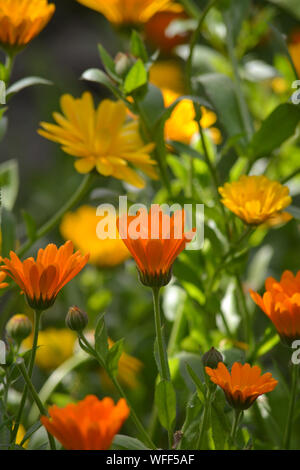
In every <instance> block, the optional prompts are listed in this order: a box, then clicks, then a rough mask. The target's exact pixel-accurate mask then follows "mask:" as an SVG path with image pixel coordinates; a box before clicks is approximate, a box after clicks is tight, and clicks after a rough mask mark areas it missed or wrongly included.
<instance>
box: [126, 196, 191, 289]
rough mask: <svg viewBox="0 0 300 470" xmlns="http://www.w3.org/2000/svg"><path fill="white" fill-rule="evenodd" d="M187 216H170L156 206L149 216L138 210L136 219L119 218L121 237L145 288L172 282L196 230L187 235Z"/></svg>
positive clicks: (179, 214)
mask: <svg viewBox="0 0 300 470" xmlns="http://www.w3.org/2000/svg"><path fill="white" fill-rule="evenodd" d="M184 216H185V213H184V211H176V212H175V213H174V214H173V215H172V217H170V216H169V215H167V214H163V213H162V211H161V210H160V207H159V206H158V205H153V206H152V208H151V209H150V211H149V214H147V213H146V211H139V212H138V214H137V215H135V216H129V215H125V216H121V217H120V218H118V220H117V227H118V230H119V232H120V235H121V238H122V239H123V242H124V243H125V245H126V246H127V248H128V250H129V251H130V253H131V254H132V256H133V258H134V259H135V262H136V264H137V267H138V271H139V275H140V280H141V282H142V283H143V284H144V285H146V286H150V287H155V286H156V287H161V286H164V285H166V284H168V283H169V282H170V279H171V276H172V266H173V263H174V261H175V259H176V258H177V256H178V255H179V254H180V253H181V252H182V251H183V250H184V248H185V246H186V243H188V242H189V241H191V240H192V238H193V236H194V231H195V230H192V231H191V232H189V233H184ZM137 227H139V228H140V230H138V233H137Z"/></svg>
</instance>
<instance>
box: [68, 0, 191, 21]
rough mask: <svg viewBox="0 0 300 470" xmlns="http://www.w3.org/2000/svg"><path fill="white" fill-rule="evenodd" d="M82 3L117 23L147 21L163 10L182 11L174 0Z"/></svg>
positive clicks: (111, 0)
mask: <svg viewBox="0 0 300 470" xmlns="http://www.w3.org/2000/svg"><path fill="white" fill-rule="evenodd" d="M77 1H78V2H79V3H81V4H82V5H84V6H86V7H88V8H91V9H92V10H96V11H98V12H99V13H102V15H104V16H105V17H106V18H107V19H108V21H110V22H111V23H114V24H116V25H121V24H129V25H131V24H140V23H146V22H147V21H148V20H149V19H150V18H151V17H152V16H153V15H155V13H157V12H158V11H162V10H172V11H180V10H181V8H182V7H181V6H180V5H179V4H178V3H176V2H174V1H172V0H77Z"/></svg>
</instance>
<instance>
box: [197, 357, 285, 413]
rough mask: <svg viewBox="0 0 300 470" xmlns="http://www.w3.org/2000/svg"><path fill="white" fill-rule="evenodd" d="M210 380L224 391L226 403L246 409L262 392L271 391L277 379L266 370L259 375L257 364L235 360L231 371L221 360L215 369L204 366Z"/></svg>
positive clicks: (259, 370)
mask: <svg viewBox="0 0 300 470" xmlns="http://www.w3.org/2000/svg"><path fill="white" fill-rule="evenodd" d="M205 371H206V373H207V374H208V375H209V376H210V380H211V381H212V382H214V383H215V384H217V385H219V387H221V388H222V389H223V391H224V393H225V396H226V398H227V401H228V403H229V404H230V405H231V406H232V407H233V408H237V409H239V410H246V409H247V408H249V407H250V406H251V405H252V404H253V403H254V401H255V400H256V399H257V398H258V397H259V396H260V395H263V394H264V393H267V392H271V391H272V390H274V388H275V387H276V385H277V383H278V382H277V380H275V379H273V377H272V374H271V373H270V372H267V373H266V374H263V375H261V369H260V368H259V367H258V366H253V367H251V366H250V364H247V363H246V364H244V365H242V364H240V363H239V362H235V363H234V364H233V366H232V368H231V373H230V372H229V370H228V369H227V367H226V366H225V364H224V363H223V362H219V364H218V367H217V369H211V368H210V367H205Z"/></svg>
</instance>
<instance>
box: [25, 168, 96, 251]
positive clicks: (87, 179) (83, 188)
mask: <svg viewBox="0 0 300 470" xmlns="http://www.w3.org/2000/svg"><path fill="white" fill-rule="evenodd" d="M92 180H93V174H92V173H89V174H88V175H85V176H84V178H83V180H82V182H81V184H80V185H79V186H78V188H77V190H76V191H75V193H73V194H72V196H71V197H70V198H69V200H68V201H67V202H66V203H65V204H64V205H63V206H62V207H61V209H59V210H58V211H57V212H56V214H54V216H53V217H51V219H50V220H49V221H48V222H46V223H45V224H44V225H42V227H41V228H40V229H39V230H38V231H37V232H36V236H35V238H34V239H33V240H27V242H25V243H24V244H23V245H22V246H21V247H20V248H19V249H18V250H17V254H18V256H22V255H23V254H24V253H25V252H26V251H27V250H29V248H31V246H32V245H33V244H34V242H35V241H36V240H39V239H40V238H42V237H43V236H45V235H47V233H48V232H50V231H51V230H52V229H53V228H55V227H56V226H57V224H58V223H59V221H60V219H61V218H62V217H63V216H64V215H65V213H66V212H68V211H69V210H70V209H72V207H74V206H75V205H76V204H77V203H78V202H80V201H81V199H82V198H83V197H84V195H85V194H86V193H87V191H88V189H89V188H90V185H91V182H92Z"/></svg>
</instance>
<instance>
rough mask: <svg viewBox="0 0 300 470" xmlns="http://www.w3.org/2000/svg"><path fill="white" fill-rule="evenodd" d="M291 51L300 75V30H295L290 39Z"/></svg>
mask: <svg viewBox="0 0 300 470" xmlns="http://www.w3.org/2000/svg"><path fill="white" fill-rule="evenodd" d="M289 52H290V54H291V57H292V59H293V62H294V65H295V68H296V70H297V73H298V76H300V30H297V31H295V32H294V33H293V34H292V36H291V39H290V41H289Z"/></svg>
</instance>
